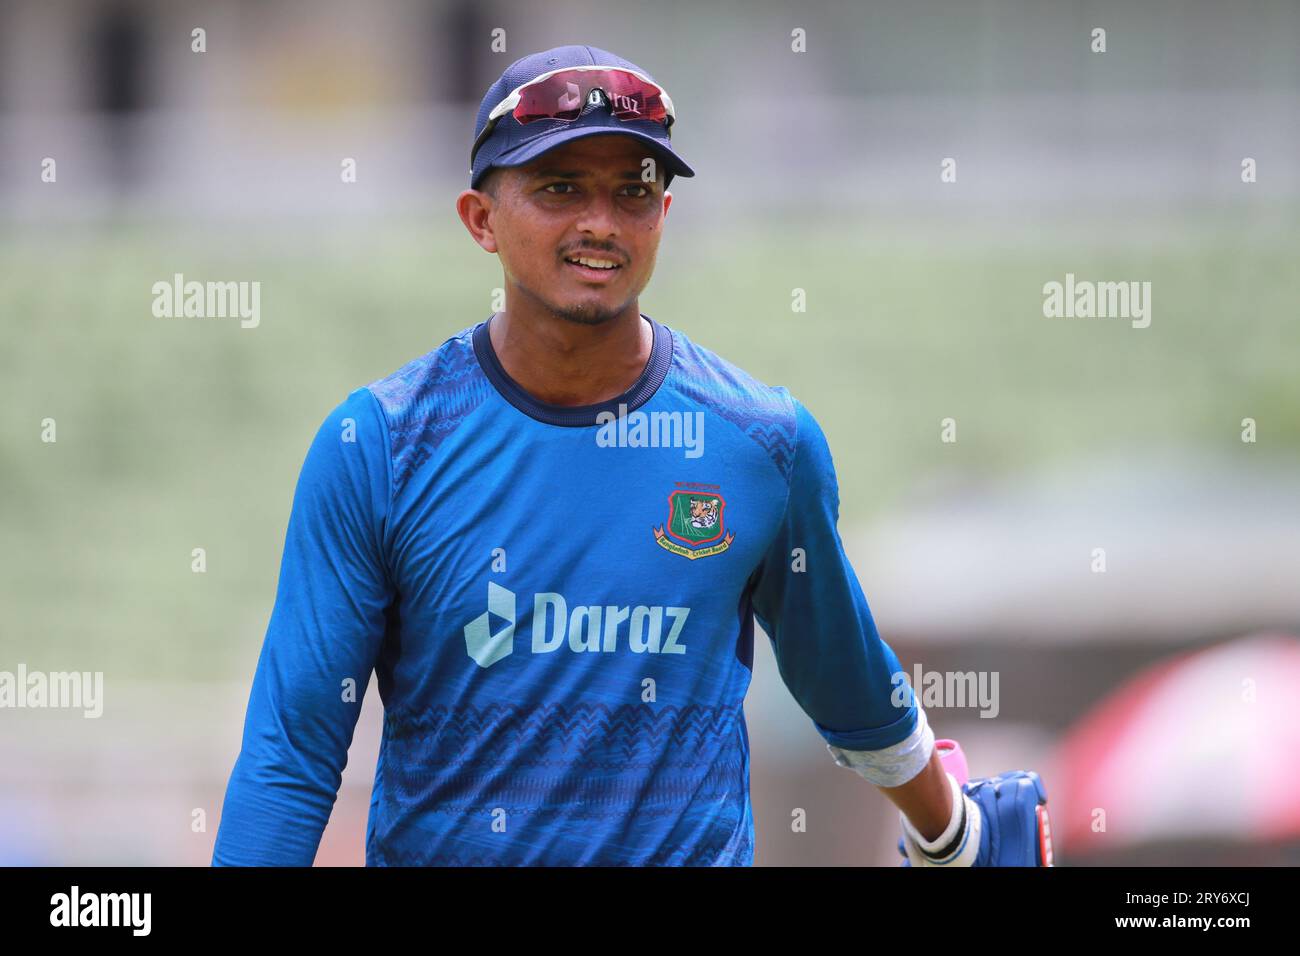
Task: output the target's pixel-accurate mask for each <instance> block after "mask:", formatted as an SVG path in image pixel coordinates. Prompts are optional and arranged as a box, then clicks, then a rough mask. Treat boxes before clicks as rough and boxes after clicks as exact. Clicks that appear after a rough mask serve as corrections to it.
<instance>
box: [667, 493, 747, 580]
mask: <svg viewBox="0 0 1300 956" xmlns="http://www.w3.org/2000/svg"><path fill="white" fill-rule="evenodd" d="M678 484H679V485H682V486H685V487H684V489H679V490H677V491H673V492H670V493H669V494H668V521H667V522H665V523H664V525H663V526H662V527H659V528H655V529H653V530H654V534H655V543H656V544H658V545H659V547H661V548H663V549H664V550H665V551H671V552H672V553H673V554H680V555H681V556H682V557H683V558H689V559H690V560H692V561H694V560H695V559H696V558H708V557H712V556H713V555H715V554H721V553H722V552H723V551H726V550H727V549H728V548H729V547H731V542H732V539H733V538H735V534H734V533H733V532H730V531H728V530H727V525H726V520H727V517H726V516H727V502H726V500H725V499H724V498H723V497H722V495H721V494H719V493H718V491H719V489H718V487H717V486H716V485H696V484H688V483H686V482H678Z"/></svg>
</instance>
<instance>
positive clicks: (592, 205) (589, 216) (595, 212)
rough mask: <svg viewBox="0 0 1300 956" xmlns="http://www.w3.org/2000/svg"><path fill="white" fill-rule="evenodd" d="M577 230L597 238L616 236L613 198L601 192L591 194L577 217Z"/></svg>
mask: <svg viewBox="0 0 1300 956" xmlns="http://www.w3.org/2000/svg"><path fill="white" fill-rule="evenodd" d="M577 226H578V229H579V230H581V231H582V232H587V233H590V234H591V235H593V236H596V237H598V238H603V237H607V236H615V235H618V217H617V215H616V211H615V208H614V198H613V197H612V196H609V195H607V194H605V193H603V192H598V193H593V194H592V196H591V198H590V199H589V200H588V201H587V202H586V203H585V204H584V205H583V207H582V215H581V216H579V217H578V222H577Z"/></svg>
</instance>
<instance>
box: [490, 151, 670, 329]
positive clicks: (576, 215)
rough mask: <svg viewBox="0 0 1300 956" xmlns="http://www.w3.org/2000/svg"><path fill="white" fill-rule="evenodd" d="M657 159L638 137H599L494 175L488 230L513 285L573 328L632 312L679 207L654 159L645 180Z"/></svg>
mask: <svg viewBox="0 0 1300 956" xmlns="http://www.w3.org/2000/svg"><path fill="white" fill-rule="evenodd" d="M651 156H653V154H652V153H651V151H650V150H649V149H648V148H647V147H646V146H645V145H644V144H643V143H642V142H641V141H639V140H637V139H635V138H634V137H631V136H623V135H618V134H600V135H597V136H589V137H586V138H583V139H579V140H575V141H573V142H570V143H565V144H564V145H563V146H557V147H556V148H555V149H552V150H550V151H548V152H546V153H545V154H543V155H542V156H540V157H538V158H537V159H536V160H534V161H533V162H532V163H530V164H528V165H527V166H521V167H515V168H505V169H500V170H497V171H495V172H494V173H493V175H494V176H495V177H496V186H497V188H496V190H495V191H496V197H495V199H493V200H492V206H491V211H490V212H489V214H488V221H489V224H490V227H491V232H492V238H493V239H494V240H495V245H496V249H495V251H496V252H497V253H498V255H499V256H500V257H501V264H502V267H503V268H504V270H505V274H506V279H507V281H508V282H509V283H511V284H512V285H513V286H514V287H516V288H517V290H518V292H519V293H520V294H522V295H524V296H528V297H530V298H532V299H533V300H535V301H536V302H537V303H538V304H540V305H542V306H543V307H545V308H546V309H548V310H550V311H551V312H553V313H554V314H556V315H559V316H561V317H562V318H565V319H567V320H569V321H571V322H577V323H581V324H583V325H598V324H600V323H602V322H607V321H609V320H610V319H613V318H615V317H617V316H618V315H620V314H622V313H623V312H624V311H626V310H627V309H628V308H629V307H630V306H631V305H632V304H633V303H634V302H635V301H636V300H637V298H638V296H640V294H641V290H642V289H644V288H645V287H646V285H647V284H648V283H649V281H650V276H651V274H652V273H653V272H654V265H655V255H656V253H657V252H658V249H659V237H660V231H661V229H662V227H663V222H664V217H665V216H666V214H667V212H668V206H669V205H670V204H671V203H672V196H671V195H669V194H667V193H666V192H665V191H664V188H663V170H662V169H661V168H659V167H660V165H661V164H659V163H658V161H657V160H656V173H657V176H656V178H655V179H653V180H650V181H649V182H646V181H644V180H643V179H642V171H643V166H642V162H643V161H644V160H645V159H646V158H647V157H651ZM480 241H481V240H480ZM579 256H581V257H583V258H585V259H589V260H597V262H596V265H595V266H594V267H593V266H585V265H581V264H578V263H576V260H577V258H578V257H579ZM611 263H612V264H613V268H599V266H608V265H609V264H611Z"/></svg>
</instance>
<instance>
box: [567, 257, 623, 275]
mask: <svg viewBox="0 0 1300 956" xmlns="http://www.w3.org/2000/svg"><path fill="white" fill-rule="evenodd" d="M564 261H565V263H566V264H568V265H569V266H570V267H571V268H573V269H576V270H577V271H578V273H579V274H580V275H581V276H583V277H584V278H586V279H592V280H595V281H603V280H606V279H609V278H611V277H612V276H613V275H614V274H615V273H617V272H618V270H619V269H621V268H623V265H622V263H620V262H619V261H618V260H617V259H609V258H607V257H605V256H599V255H577V256H565V257H564Z"/></svg>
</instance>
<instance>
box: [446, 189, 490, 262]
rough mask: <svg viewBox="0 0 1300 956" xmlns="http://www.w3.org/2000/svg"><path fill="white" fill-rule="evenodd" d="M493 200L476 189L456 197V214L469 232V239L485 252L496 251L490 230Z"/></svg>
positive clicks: (467, 190)
mask: <svg viewBox="0 0 1300 956" xmlns="http://www.w3.org/2000/svg"><path fill="white" fill-rule="evenodd" d="M492 202H493V199H492V197H491V196H490V195H488V194H487V193H485V192H480V191H479V190H477V189H466V190H465V191H464V192H463V193H461V194H460V195H459V196H457V197H456V214H457V215H459V216H460V221H461V222H463V223H464V224H465V228H466V229H468V230H469V234H470V237H471V238H472V239H473V240H474V241H475V242H477V243H478V244H479V246H480V247H481V248H482V249H483V250H484V251H485V252H496V251H497V238H496V233H495V231H494V230H493V228H492V219H491V216H490V215H489V213H491V211H492Z"/></svg>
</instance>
